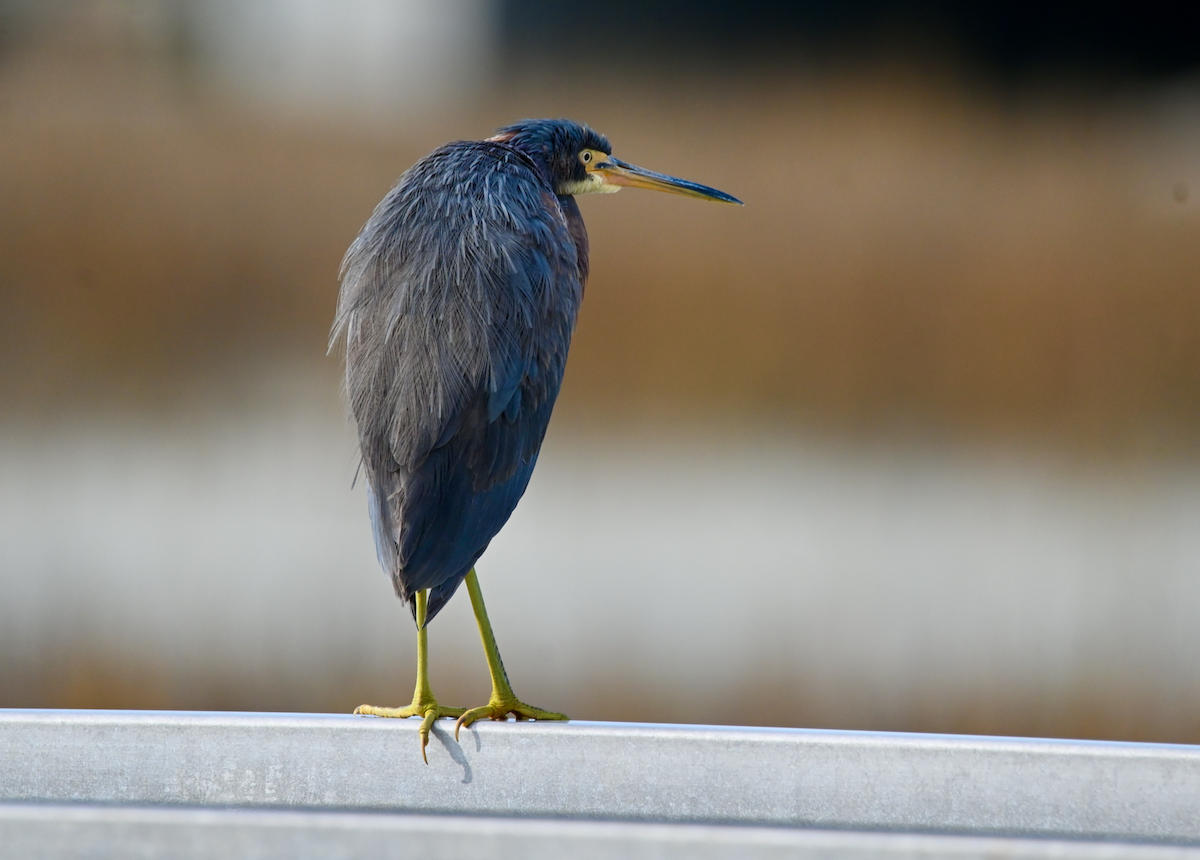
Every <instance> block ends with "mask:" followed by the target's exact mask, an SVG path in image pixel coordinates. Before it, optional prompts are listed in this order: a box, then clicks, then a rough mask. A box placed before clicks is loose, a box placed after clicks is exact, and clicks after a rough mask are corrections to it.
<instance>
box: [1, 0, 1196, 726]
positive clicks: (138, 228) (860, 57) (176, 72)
mask: <svg viewBox="0 0 1200 860" xmlns="http://www.w3.org/2000/svg"><path fill="white" fill-rule="evenodd" d="M1173 8H1174V4H1171V5H1168V4H1161V6H1156V5H1155V4H1134V3H1114V4H1099V5H1097V4H1082V3H1060V4H1049V5H1046V4H1031V3H999V2H982V3H975V4H954V3H944V2H936V0H926V2H916V0H914V2H890V3H884V2H871V0H849V2H843V3H836V4H835V3H832V2H816V0H810V2H798V3H786V4H785V3H771V2H739V3H736V4H735V3H721V2H715V0H706V2H689V3H682V2H674V0H657V2H650V0H641V2H632V0H610V2H607V3H605V4H601V5H595V4H592V5H583V6H580V5H579V4H569V3H560V2H552V0H452V2H446V0H341V2H338V0H287V2H285V0H207V2H202V0H159V2H154V0H0V706H9V707H40V706H53V707H116V708H203V709H208V708H213V709H227V708H228V709H249V710H305V711H341V712H345V711H349V710H351V709H353V708H354V707H355V706H356V705H358V704H360V703H362V702H370V703H373V704H403V703H407V702H408V701H409V700H410V697H411V691H412V682H413V674H414V665H413V664H414V657H415V641H414V640H415V636H414V631H413V625H412V621H411V619H410V617H409V615H408V613H407V610H406V609H405V608H403V607H402V606H401V604H400V603H399V602H398V601H397V600H396V599H395V598H394V596H393V595H392V590H391V585H390V582H389V581H388V579H387V578H386V577H385V576H384V575H383V574H382V573H381V571H380V570H379V569H378V565H377V563H376V561H375V555H374V550H373V547H372V544H371V538H370V530H369V526H368V521H367V516H366V509H365V507H366V506H365V500H364V493H363V487H362V485H361V484H360V485H359V486H357V487H356V488H353V489H352V488H351V483H352V479H353V476H354V471H355V444H354V433H353V427H352V426H351V425H350V424H349V423H348V422H347V420H346V412H345V406H344V403H343V401H342V399H341V397H340V392H339V379H340V360H339V358H338V357H337V356H332V357H327V356H326V354H325V351H326V339H327V336H328V330H329V325H330V322H331V319H332V315H333V308H334V301H335V297H336V291H337V271H338V263H339V261H340V259H341V255H342V253H343V252H344V250H345V248H346V246H347V245H348V244H349V243H350V241H351V240H352V239H353V237H354V235H355V234H356V232H357V230H358V228H359V227H360V226H361V224H362V223H363V221H365V220H366V218H367V216H368V215H369V214H370V212H371V209H372V208H373V207H374V205H375V203H376V202H377V201H378V200H379V199H380V198H381V197H382V196H383V195H384V193H385V192H386V191H387V190H388V188H389V187H390V186H391V185H392V183H393V182H394V181H395V179H396V178H397V177H398V176H399V174H400V173H401V172H402V171H403V170H404V169H405V168H407V167H408V166H409V165H410V164H411V163H412V162H413V161H415V160H416V159H418V158H419V157H421V156H422V155H423V154H424V153H426V152H428V151H429V150H430V149H432V148H434V147H435V146H437V145H439V144H441V143H443V142H445V141H447V140H452V139H460V138H475V139H478V138H481V137H485V136H487V135H488V134H490V133H491V131H492V129H494V128H495V127H497V126H500V125H503V124H505V123H508V122H511V121H513V120H515V119H518V118H521V117H526V116H569V117H572V118H575V119H579V120H582V121H586V122H588V123H590V124H592V125H593V126H595V127H596V128H597V129H599V130H601V131H603V132H605V133H606V134H608V135H609V136H610V139H611V140H612V142H613V145H614V148H615V152H616V153H617V154H618V155H619V156H620V157H621V158H623V159H625V160H628V161H631V162H633V163H635V164H639V165H643V166H646V167H649V168H651V169H654V170H659V171H663V172H667V173H670V174H673V175H677V176H683V177H686V178H688V179H692V180H696V181H699V182H703V183H706V184H710V185H714V186H716V187H718V188H721V189H723V190H725V191H728V192H730V193H732V194H735V195H737V196H738V197H740V198H742V199H743V200H745V201H746V206H745V208H744V209H737V208H735V207H719V206H711V205H704V204H701V203H698V202H696V201H693V200H687V199H685V198H678V197H671V196H667V195H653V194H649V193H643V192H633V191H630V192H626V193H625V194H621V195H619V196H617V197H603V198H600V199H590V198H585V199H584V200H583V201H582V207H583V211H584V215H585V217H586V219H587V223H588V228H589V231H590V234H591V239H592V249H593V250H592V259H593V268H592V278H591V282H590V284H589V287H588V291H587V301H586V303H585V306H584V309H583V312H582V316H581V318H580V322H579V329H578V332H577V334H576V340H575V344H574V349H573V351H572V354H571V360H570V364H569V367H568V371H567V378H566V382H565V385H564V389H563V393H562V397H561V400H560V405H559V408H558V411H557V414H556V417H555V420H554V422H553V424H552V425H551V429H550V433H549V436H548V438H547V442H546V447H545V449H544V452H543V455H542V459H541V463H540V466H539V469H538V471H537V472H536V473H535V476H534V478H533V482H532V484H531V486H530V489H529V492H528V494H527V495H526V497H525V500H524V501H523V502H522V504H521V506H520V507H519V508H518V510H517V512H516V514H515V515H514V517H513V519H512V520H511V522H510V524H509V525H508V527H507V528H506V529H505V530H504V531H503V532H502V533H501V534H500V536H499V537H497V539H496V540H495V541H494V542H493V544H492V548H491V549H490V550H489V551H488V553H487V554H486V555H485V556H484V558H483V559H482V561H481V562H480V565H479V571H480V578H481V583H482V587H483V590H484V592H485V594H486V596H487V600H488V605H489V608H490V610H491V615H492V620H493V623H494V625H495V627H496V631H497V636H498V640H499V644H500V646H501V649H502V651H503V653H504V656H505V661H506V664H507V666H508V669H509V672H510V674H511V676H512V678H513V681H514V685H515V687H516V690H517V692H518V694H520V695H521V696H522V697H523V698H525V699H526V700H527V701H531V702H534V703H537V704H539V705H541V706H543V707H548V708H554V709H559V710H565V711H566V712H568V713H569V714H571V715H572V716H573V717H575V718H580V719H618V720H662V721H678V722H697V723H731V724H757V725H778V726H814V727H834V728H858V729H891V730H918V731H949V732H982V733H998V734H1035V735H1051V736H1077V737H1099V738H1114V739H1144V740H1158V741H1176V742H1192V743H1200V629H1198V624H1197V619H1198V618H1200V42H1198V41H1197V40H1196V34H1197V33H1198V32H1200V26H1198V25H1200V21H1197V20H1196V16H1195V15H1192V17H1191V18H1187V17H1185V16H1184V15H1183V14H1181V13H1179V12H1177V11H1170V10H1172V9H1173ZM430 638H431V649H432V658H431V659H432V672H433V674H432V680H433V684H434V689H435V691H436V692H437V693H438V695H439V697H440V698H441V699H442V700H443V701H444V702H446V703H447V704H460V705H474V704H479V703H481V702H482V701H483V700H484V699H485V698H486V696H487V693H488V684H487V674H486V671H485V667H484V661H483V656H482V653H481V650H480V647H479V644H478V636H477V634H476V632H475V629H474V624H473V621H472V618H471V614H470V607H469V603H468V601H467V600H466V598H465V597H462V596H460V597H459V598H458V599H456V600H454V601H453V602H452V603H451V605H450V606H449V607H448V608H447V609H446V611H445V612H443V613H442V615H440V616H439V617H438V619H437V620H436V623H435V624H433V625H432V627H431V629H430Z"/></svg>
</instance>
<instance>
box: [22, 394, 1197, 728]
mask: <svg viewBox="0 0 1200 860" xmlns="http://www.w3.org/2000/svg"><path fill="white" fill-rule="evenodd" d="M324 382H325V380H321V383H322V384H319V385H317V384H309V383H308V382H306V381H305V380H296V379H291V380H289V379H280V380H276V381H274V382H270V383H269V384H264V390H263V392H262V393H261V396H253V397H248V398H246V399H245V400H243V401H239V402H236V403H226V404H224V405H223V406H221V407H220V408H216V407H215V406H214V404H212V403H208V404H204V403H201V404H198V405H196V406H194V407H187V408H181V409H179V410H177V411H175V412H174V413H171V414H158V415H153V416H150V415H142V416H140V417H139V416H134V415H129V414H126V415H119V414H118V415H110V416H108V417H106V418H105V417H90V418H87V419H84V418H82V417H80V418H78V419H74V420H63V421H61V422H59V423H58V424H57V425H55V426H53V427H52V429H46V426H45V425H42V426H39V427H36V428H35V427H33V426H23V425H22V424H20V423H19V422H13V421H9V422H8V423H5V424H3V425H0V594H3V600H2V602H0V662H2V663H3V664H5V665H3V666H0V678H4V677H5V676H7V678H8V682H7V683H6V684H5V685H4V686H3V688H2V693H3V695H4V696H5V697H6V699H7V701H2V702H0V705H31V704H46V703H55V702H43V701H35V700H36V699H37V696H38V695H39V694H38V693H37V691H38V690H46V689H55V688H53V686H52V685H51V686H50V687H46V686H45V685H44V684H43V686H38V685H37V684H35V683H34V681H31V680H30V679H31V678H33V679H34V680H37V679H36V678H35V676H36V675H37V673H38V672H42V673H46V672H59V671H68V670H69V667H70V665H71V663H72V661H76V662H79V661H82V662H80V665H82V666H84V667H85V668H84V669H83V670H81V671H90V670H89V669H88V668H87V667H95V666H97V665H103V666H107V667H109V669H108V670H106V671H111V667H112V666H114V665H116V666H119V665H122V664H127V665H128V666H130V667H131V669H130V671H131V672H134V673H135V674H136V673H137V672H138V671H142V670H145V669H146V667H150V668H151V669H153V671H154V672H155V673H157V675H156V677H158V678H159V681H158V683H159V689H158V692H157V693H156V695H157V696H159V698H158V699H153V697H152V702H151V703H154V704H168V705H175V706H180V705H187V706H212V704H213V701H210V699H211V698H212V696H216V695H217V693H215V692H213V691H218V690H226V693H223V694H222V695H223V696H224V698H219V701H217V704H219V705H220V706H226V707H260V706H271V705H272V704H279V705H283V706H288V707H311V708H319V707H342V706H346V707H353V705H354V704H357V703H358V702H357V701H353V700H347V701H345V702H343V698H344V697H346V696H351V697H354V696H358V697H359V698H364V699H365V698H369V697H370V696H372V695H374V696H383V697H386V698H387V699H388V700H389V701H388V702H384V703H394V702H399V701H404V700H407V698H408V690H409V689H410V686H409V685H410V684H411V678H412V665H411V663H412V659H413V645H412V639H413V636H412V627H411V622H410V621H409V619H408V617H407V612H406V611H405V610H403V609H402V607H401V606H400V604H399V603H398V602H397V601H396V600H395V599H394V597H392V595H391V588H390V584H389V583H388V582H387V580H386V578H385V577H384V576H383V575H382V573H381V572H380V571H379V570H378V568H377V565H376V562H375V559H374V552H373V549H372V547H371V544H370V537H369V529H368V526H367V518H366V515H365V510H364V502H363V498H362V496H363V492H362V487H361V486H360V487H358V488H357V489H355V490H353V491H351V489H350V481H351V477H352V474H353V438H352V433H351V432H350V429H349V428H348V427H347V425H346V423H345V421H344V419H343V417H342V407H341V405H340V403H339V402H338V400H337V397H336V392H335V390H334V386H332V385H325V384H324ZM1198 521H1200V469H1198V468H1196V467H1195V466H1194V465H1188V466H1186V467H1180V466H1176V467H1173V468H1167V467H1161V468H1156V469H1148V468H1143V469H1139V470H1134V471H1125V472H1118V471H1112V470H1110V471H1107V472H1095V471H1089V470H1087V469H1084V468H1082V467H1075V468H1070V467H1068V466H1065V465H1062V464H1059V463H1055V462H1054V461H1049V460H1042V459H1039V458H1037V457H1035V456H1032V455H1020V454H1015V453H1014V454H1007V455H1001V454H996V453H995V452H994V451H993V452H991V453H986V454H984V453H972V452H970V451H958V452H950V453H947V452H946V451H944V450H938V449H935V448H922V447H920V446H912V447H891V448H861V447H858V448H856V447H852V446H848V445H837V444H831V443H817V442H814V441H811V440H808V441H806V440H804V439H797V438H789V437H785V436H779V435H772V434H770V433H768V432H760V433H735V432H708V433H704V432H693V433H691V434H685V433H682V432H668V431H664V430H659V431H657V432H654V431H648V430H647V431H636V430H609V431H600V430H596V429H590V430H589V429H585V428H580V427H573V426H571V425H569V424H566V425H563V426H556V427H554V428H553V429H552V431H551V434H550V437H549V439H548V441H547V445H546V448H545V450H544V453H543V455H542V459H541V462H540V465H539V468H538V471H537V472H536V474H535V476H534V479H533V482H532V484H531V486H530V489H529V492H528V495H527V496H526V498H525V500H524V501H523V502H522V504H521V506H520V508H519V509H518V511H517V513H516V514H515V515H514V517H513V519H512V521H511V523H510V524H509V526H508V527H507V528H506V529H505V530H504V531H503V532H502V533H501V534H500V535H499V536H498V537H497V538H496V540H495V541H494V543H493V545H492V548H491V549H490V550H489V551H488V553H487V554H486V555H485V556H484V558H483V560H482V561H481V563H480V568H479V569H480V576H481V581H482V584H483V589H484V593H485V595H486V597H487V599H488V602H489V607H490V609H491V612H492V618H493V622H494V624H495V627H496V630H497V634H498V636H499V641H500V645H501V648H502V650H503V652H504V655H505V661H506V664H507V666H508V668H509V671H510V674H511V675H512V677H513V679H514V683H515V684H516V685H517V690H518V693H520V694H523V695H525V696H526V697H527V698H529V699H530V700H532V701H534V702H537V703H539V704H542V705H545V706H547V707H550V706H553V707H561V708H564V709H566V710H568V711H569V712H571V713H573V715H574V716H577V717H610V718H614V717H615V718H619V717H639V718H642V717H645V718H658V719H682V720H689V719H692V720H704V721H721V722H733V723H755V722H783V723H794V724H803V723H805V722H808V723H821V724H832V725H851V726H853V725H861V726H874V727H879V728H887V727H909V728H946V727H950V728H954V727H966V728H971V727H972V726H977V725H979V726H983V727H984V728H989V729H995V730H1000V729H1004V728H1006V727H1008V728H1009V730H1011V731H1020V730H1023V729H1030V727H1032V729H1038V730H1041V731H1045V732H1053V731H1056V730H1065V729H1064V728H1063V727H1064V726H1066V727H1067V728H1069V727H1070V726H1072V725H1079V724H1080V723H1079V716H1078V714H1075V713H1074V711H1072V709H1076V710H1077V709H1078V708H1080V707H1085V708H1091V707H1095V708H1099V709H1101V710H1103V709H1108V710H1109V711H1112V713H1110V714H1109V717H1110V718H1109V719H1107V720H1105V719H1099V721H1098V723H1096V724H1098V725H1099V726H1100V728H1099V729H1097V731H1108V732H1110V733H1113V732H1117V733H1120V732H1128V733H1134V734H1138V733H1141V734H1146V733H1149V734H1151V735H1154V734H1155V732H1157V733H1158V734H1159V735H1164V734H1165V735H1172V737H1178V736H1180V735H1181V734H1183V735H1186V734H1187V733H1188V732H1189V731H1192V730H1193V727H1194V725H1195V723H1194V721H1193V720H1192V718H1191V717H1190V716H1189V714H1190V713H1195V712H1196V705H1197V704H1198V703H1200V660H1198V659H1197V654H1198V653H1200V649H1198V647H1197V646H1198V645H1200V633H1198V632H1197V626H1196V624H1195V619H1196V617H1198V615H1200V576H1198V575H1197V574H1198V573H1200V530H1198V529H1197V528H1196V527H1195V524H1196V523H1197V522H1198ZM431 641H432V647H433V654H434V661H433V665H434V672H435V676H434V681H435V689H436V690H440V691H442V693H441V694H442V695H444V696H445V697H446V698H447V699H450V698H456V699H457V698H467V697H470V698H471V699H472V702H473V700H474V699H475V698H479V699H480V700H481V701H482V698H483V697H484V696H485V695H486V689H487V688H486V675H485V674H484V671H483V661H482V656H481V654H480V650H479V646H478V639H477V637H476V635H475V633H474V631H473V626H472V622H471V619H470V609H469V603H468V601H467V600H466V598H465V596H459V597H458V598H456V600H454V601H453V602H452V603H451V605H450V607H448V609H447V610H446V612H445V613H443V615H442V616H439V618H438V619H437V620H436V622H435V623H434V625H433V627H432V628H431ZM64 649H65V653H66V656H65V657H64V656H63V654H64ZM47 654H51V655H58V656H56V657H55V660H53V661H49V662H47V660H46V659H44V657H45V655H47ZM39 655H40V656H39ZM39 661H41V662H39ZM39 667H40V668H39ZM64 667H67V668H66V669H64ZM14 678H15V679H17V680H16V681H14V680H13V679H14ZM164 678H165V679H166V681H165V682H164V681H163V679H164ZM22 679H24V680H22ZM222 679H223V681H222ZM43 680H44V679H43ZM18 682H19V683H18ZM38 683H41V681H39V682H38ZM221 683H224V684H225V686H224V687H222V686H221ZM22 684H24V687H22ZM84 689H89V688H86V686H85V688H84ZM229 689H232V690H235V691H239V692H236V693H235V694H232V695H233V698H232V699H230V698H229V696H230V695H231V694H229V693H228V692H227V691H228V690H229ZM206 690H208V691H209V693H206V692H205V691H206ZM280 691H282V692H280ZM40 695H43V696H44V695H49V694H45V693H43V694H40ZM206 695H209V696H210V698H209V699H206V698H205V696H206ZM272 696H274V698H272ZM135 699H136V701H134V702H132V704H139V705H143V706H144V705H145V704H146V703H147V700H146V699H145V698H137V697H136V696H135ZM74 703H75V704H81V702H74ZM105 703H107V704H113V702H112V701H111V699H105ZM981 703H982V704H981ZM1081 703H1082V704H1081ZM1088 703H1090V704H1088ZM82 704H86V702H82ZM116 704H120V702H116ZM979 708H983V710H984V711H985V712H986V713H985V714H984V716H982V717H981V716H979V715H978V714H977V713H975V710H978V709H979ZM972 709H975V710H972ZM1031 711H1032V712H1034V713H1032V715H1031V713H1030V712H1031ZM1068 711H1070V712H1071V714H1074V715H1073V716H1071V715H1069V714H1067V712H1068ZM971 714H975V716H971ZM964 715H966V716H964ZM1068 716H1070V720H1074V722H1070V720H1068ZM1092 717H1095V715H1092ZM1092 717H1089V719H1092ZM972 720H974V722H972ZM1006 721H1007V722H1006ZM1064 721H1065V722H1064ZM1093 722H1095V720H1093ZM1085 723H1086V720H1085ZM1104 727H1108V728H1104ZM1032 729H1031V730H1032ZM1077 731H1078V729H1077Z"/></svg>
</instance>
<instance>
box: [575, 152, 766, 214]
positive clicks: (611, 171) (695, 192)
mask: <svg viewBox="0 0 1200 860" xmlns="http://www.w3.org/2000/svg"><path fill="white" fill-rule="evenodd" d="M590 172H595V173H597V174H599V175H600V176H601V177H603V179H604V183H605V184H606V185H624V186H628V187H630V188H649V189H651V190H652V191H668V192H670V193H671V194H683V195H685V196H687V197H699V198H700V199H701V200H716V201H718V202H720V203H736V204H737V205H738V206H742V205H743V203H742V201H741V200H738V199H737V198H736V197H733V196H731V195H729V194H726V193H725V192H724V191H718V190H717V189H715V188H709V187H708V186H707V185H700V184H699V183H696V182H688V181H687V180H686V179H676V178H675V177H674V176H666V175H665V174H662V173H655V172H654V171H653V170H646V169H645V168H642V167H634V166H633V165H632V164H626V163H625V162H624V161H620V160H619V159H616V158H613V157H612V156H611V155H610V156H608V157H607V158H606V159H605V160H604V161H602V162H600V163H599V164H597V165H596V166H595V167H593V168H592V170H591V171H590Z"/></svg>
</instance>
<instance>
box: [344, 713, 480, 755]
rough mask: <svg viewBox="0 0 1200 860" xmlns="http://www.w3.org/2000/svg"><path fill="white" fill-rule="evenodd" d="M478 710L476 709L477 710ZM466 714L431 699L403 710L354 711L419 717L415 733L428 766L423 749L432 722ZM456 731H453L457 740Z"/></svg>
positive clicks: (427, 740) (426, 744)
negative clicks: (418, 735) (419, 737)
mask: <svg viewBox="0 0 1200 860" xmlns="http://www.w3.org/2000/svg"><path fill="white" fill-rule="evenodd" d="M477 710H478V709H477ZM466 712H467V709H466V708H445V707H442V706H441V705H439V704H438V702H437V699H434V698H432V697H430V698H427V699H420V700H417V699H414V700H413V703H412V704H411V705H406V706H405V707H403V708H380V707H377V706H375V705H359V706H358V707H357V708H355V709H354V713H356V714H365V715H369V716H373V717H400V718H403V717H421V718H422V719H421V728H419V729H418V730H417V732H418V733H419V734H420V735H421V758H423V759H425V764H429V756H428V755H426V754H425V747H427V746H429V731H430V730H431V729H432V728H433V721H434V720H436V719H438V718H439V717H461V716H463V714H465V713H466ZM457 736H458V731H457V729H456V730H455V737H456V738H457Z"/></svg>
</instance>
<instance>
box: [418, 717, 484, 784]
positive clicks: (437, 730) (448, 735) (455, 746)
mask: <svg viewBox="0 0 1200 860" xmlns="http://www.w3.org/2000/svg"><path fill="white" fill-rule="evenodd" d="M467 731H469V732H470V733H471V734H472V735H473V736H474V737H475V752H479V751H480V749H481V746H480V744H479V733H478V732H471V731H470V729H468V730H467ZM430 734H432V735H433V736H434V737H435V738H437V739H438V743H440V744H441V745H442V746H443V747H445V749H446V752H447V753H448V754H449V755H450V758H451V759H452V760H453V761H454V762H455V764H459V765H461V766H462V769H463V778H462V784H463V785H470V784H471V782H472V780H474V779H475V771H473V770H472V769H471V763H470V762H469V761H467V756H466V754H465V753H464V752H463V748H462V747H461V746H460V745H459V743H458V741H456V740H455V739H454V733H453V732H448V731H446V730H445V729H443V728H441V727H439V726H438V724H437V723H434V724H433V730H432V731H431V732H430Z"/></svg>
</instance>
